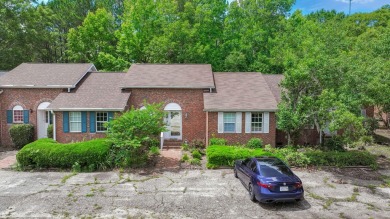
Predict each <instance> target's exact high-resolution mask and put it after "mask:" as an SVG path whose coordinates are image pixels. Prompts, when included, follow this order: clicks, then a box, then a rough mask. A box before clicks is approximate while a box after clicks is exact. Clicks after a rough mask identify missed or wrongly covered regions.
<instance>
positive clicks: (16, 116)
mask: <svg viewBox="0 0 390 219" xmlns="http://www.w3.org/2000/svg"><path fill="white" fill-rule="evenodd" d="M12 118H13V123H23V107H22V106H19V105H17V106H14V108H12Z"/></svg>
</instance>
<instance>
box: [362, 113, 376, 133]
mask: <svg viewBox="0 0 390 219" xmlns="http://www.w3.org/2000/svg"><path fill="white" fill-rule="evenodd" d="M363 126H364V129H365V130H366V134H367V135H374V131H375V130H376V129H378V128H379V123H378V120H376V119H375V118H372V117H367V118H365V119H364V121H363Z"/></svg>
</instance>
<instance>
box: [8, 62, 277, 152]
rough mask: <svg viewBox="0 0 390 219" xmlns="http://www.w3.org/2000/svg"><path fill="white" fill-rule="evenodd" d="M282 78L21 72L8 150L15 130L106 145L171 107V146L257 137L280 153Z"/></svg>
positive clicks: (178, 68) (45, 67)
mask: <svg viewBox="0 0 390 219" xmlns="http://www.w3.org/2000/svg"><path fill="white" fill-rule="evenodd" d="M281 79H282V76H280V75H263V74H261V73H247V72H245V73H244V72H242V73H241V72H234V73H232V72H223V73H214V72H212V69H211V65H208V64H133V65H132V66H131V67H130V69H129V70H128V72H127V73H123V72H111V73H110V72H96V69H95V67H94V66H93V64H26V63H24V64H21V65H20V66H18V67H16V68H15V69H13V70H11V71H10V72H8V73H7V74H5V75H3V76H1V77H0V101H1V102H0V103H1V105H0V125H1V127H0V132H1V136H0V145H2V146H9V145H11V144H12V142H11V139H10V136H9V128H10V127H11V126H12V125H13V124H19V123H30V124H32V125H34V127H35V130H36V133H35V138H37V139H38V138H44V137H47V135H46V130H47V127H48V125H49V124H53V126H54V127H55V128H54V133H53V135H54V138H55V139H56V140H57V141H59V142H71V141H82V140H88V139H92V138H99V137H103V136H104V135H105V134H104V132H105V131H106V130H105V127H104V123H106V122H107V121H109V120H110V119H112V118H113V117H114V116H115V114H116V113H120V112H123V111H126V110H128V109H129V108H130V107H134V108H136V109H142V107H143V104H144V102H145V101H146V102H147V103H163V107H164V111H166V118H165V122H166V124H167V129H168V131H167V132H165V133H163V138H164V139H165V140H167V141H170V140H175V141H181V142H184V141H187V142H190V141H192V140H195V139H197V140H202V141H204V142H208V140H209V139H210V138H211V137H212V136H215V137H221V138H225V139H227V140H228V141H229V143H246V142H247V141H248V140H249V139H250V138H252V137H259V138H262V139H263V141H264V143H266V144H271V145H273V146H275V145H276V144H277V143H278V141H279V140H278V139H279V138H280V139H282V137H280V136H278V132H277V130H276V118H275V112H276V110H277V103H278V101H280V89H279V86H278V84H279V82H280V80H281Z"/></svg>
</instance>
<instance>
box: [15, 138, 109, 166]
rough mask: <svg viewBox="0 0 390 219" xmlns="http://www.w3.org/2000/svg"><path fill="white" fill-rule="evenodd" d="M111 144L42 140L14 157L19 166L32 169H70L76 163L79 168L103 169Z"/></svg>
mask: <svg viewBox="0 0 390 219" xmlns="http://www.w3.org/2000/svg"><path fill="white" fill-rule="evenodd" d="M110 146H111V144H110V143H109V142H108V141H107V139H94V140H91V141H84V142H76V143H70V144H60V143H58V142H56V141H54V140H53V139H49V138H43V139H39V140H37V141H34V142H32V143H30V144H28V145H26V146H24V147H23V148H22V149H21V150H20V151H19V152H18V154H17V155H16V159H17V161H18V163H19V165H20V166H21V167H22V168H24V167H33V168H41V167H42V168H72V167H73V166H74V165H75V164H76V163H77V164H78V165H80V167H81V168H88V167H91V165H93V166H94V168H98V169H103V168H106V167H107V166H108V165H109V164H108V163H107V155H108V154H109V151H110Z"/></svg>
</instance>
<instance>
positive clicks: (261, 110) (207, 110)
mask: <svg viewBox="0 0 390 219" xmlns="http://www.w3.org/2000/svg"><path fill="white" fill-rule="evenodd" d="M203 111H205V112H276V111H278V109H204V110H203Z"/></svg>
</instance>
